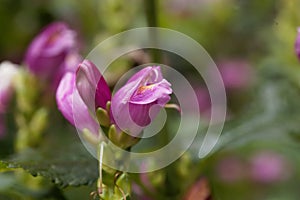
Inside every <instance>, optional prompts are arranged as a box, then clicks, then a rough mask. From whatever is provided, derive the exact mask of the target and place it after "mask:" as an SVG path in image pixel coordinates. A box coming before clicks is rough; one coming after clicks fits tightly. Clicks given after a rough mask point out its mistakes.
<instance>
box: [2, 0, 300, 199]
mask: <svg viewBox="0 0 300 200" xmlns="http://www.w3.org/2000/svg"><path fill="white" fill-rule="evenodd" d="M145 2H146V1H139V0H127V1H122V0H85V1H82V0H78V1H76V0H52V1H49V0H48V1H39V0H30V1H28V0H1V2H0V24H1V27H2V28H1V36H0V60H1V61H4V60H10V61H12V62H14V63H19V64H22V62H23V59H24V55H25V52H26V49H27V47H28V45H29V44H30V42H31V41H32V39H33V38H34V37H35V36H36V35H37V34H38V33H39V32H40V30H41V29H42V28H43V27H44V26H45V25H47V24H49V23H50V22H53V21H64V22H66V23H67V24H69V25H70V27H72V28H73V29H75V30H76V31H77V32H78V36H79V40H80V44H81V53H82V55H83V57H84V56H85V55H86V54H87V53H88V52H89V51H90V50H91V49H92V48H93V47H94V46H95V45H97V44H98V43H99V42H100V41H102V40H104V39H105V38H107V37H109V36H111V35H113V34H116V33H118V32H121V31H124V30H127V29H130V28H136V27H144V26H148V25H151V17H154V16H155V17H157V24H156V25H157V26H160V27H165V28H170V29H174V30H176V31H179V32H182V33H184V34H186V35H188V36H190V37H192V38H193V39H195V40H196V41H197V42H199V43H200V44H201V45H202V46H203V47H204V48H205V49H206V50H207V52H208V53H209V54H210V56H211V57H212V58H213V60H214V61H215V62H216V64H217V65H218V67H219V68H220V71H221V72H222V70H223V71H224V76H223V78H224V83H225V87H226V91H227V98H228V119H227V121H226V125H225V128H224V133H223V135H222V137H221V141H220V144H219V145H218V146H217V149H216V152H215V153H213V154H212V155H211V156H210V157H208V158H206V159H204V160H199V159H197V158H195V155H194V154H195V153H194V152H193V150H191V152H188V153H187V155H186V157H185V156H184V157H183V158H181V159H179V161H177V162H178V163H175V164H177V166H179V171H180V170H182V171H183V172H182V174H183V175H182V177H181V179H178V180H173V181H174V182H175V183H174V185H184V186H182V188H184V189H183V191H181V197H182V198H185V199H186V200H196V199H199V200H202V199H205V198H201V197H200V196H201V194H205V193H209V194H210V195H207V196H210V197H209V198H210V199H220V200H223V199H224V200H227V199H228V200H241V199H242V200H248V199H249V200H254V199H255V200H257V199H261V200H298V199H300V191H299V188H298V187H299V184H300V171H299V168H300V156H299V152H300V125H299V122H300V121H299V119H300V107H299V102H300V88H299V87H300V62H299V59H298V58H297V56H296V53H295V49H294V44H295V40H296V35H297V27H298V26H300V12H299V11H300V0H263V1H262V0H160V1H157V9H156V12H155V13H153V12H152V13H150V14H148V15H147V6H145V5H147V4H146V3H145ZM149 23H150V24H149ZM174 42H176V41H174ZM166 56H167V57H168V59H169V63H168V64H169V65H171V66H172V67H174V68H176V69H178V70H181V72H182V73H184V74H185V75H186V76H187V77H192V76H193V71H192V70H191V66H189V65H188V64H186V63H185V62H183V61H182V60H180V59H179V58H176V56H174V55H166ZM138 58H140V57H138ZM134 62H136V63H137V64H138V62H139V60H138V59H136V58H135V59H134V61H133V62H130V63H129V64H128V62H127V65H128V66H124V68H126V67H131V65H133V64H132V63H134ZM123 64H124V63H123ZM124 65H126V64H124ZM121 71H122V70H121ZM116 76H117V75H116ZM112 78H114V77H112ZM226 78H227V79H226ZM226 80H228V83H227V82H226ZM235 80H236V81H237V82H234V81H235ZM232 81H233V83H232ZM191 82H193V84H194V85H193V86H194V88H196V89H198V90H199V94H198V95H199V96H198V97H199V106H200V108H201V112H202V113H203V114H204V116H206V114H207V115H208V116H209V113H210V100H209V96H207V95H208V94H207V91H206V89H205V86H204V85H203V83H202V81H199V80H195V81H192V80H191ZM226 84H228V85H226ZM10 114H12V113H10ZM54 116H55V115H54ZM10 118H12V116H9V119H10ZM9 119H8V121H9ZM64 125H66V124H64ZM68 128H70V127H68ZM13 131H14V129H13V128H11V129H10V131H9V132H13ZM68 131H69V132H71V131H70V130H67V131H66V132H68ZM75 137H76V136H75ZM73 139H74V138H73ZM77 139H78V138H77ZM74 140H76V139H74ZM9 141H11V140H10V137H9V136H8V137H7V138H6V140H5V142H4V141H2V142H1V155H3V157H5V156H7V155H8V154H9V153H12V151H11V150H10V147H9V146H10V145H12V143H11V142H9ZM195 145H196V146H197V144H195ZM4 155H5V156H4ZM185 159H186V160H188V161H186V160H185ZM155 173H158V175H157V174H155ZM149 176H150V179H151V181H152V183H153V185H154V188H155V187H156V185H155V184H158V183H157V182H159V181H157V180H156V179H155V177H159V172H153V174H152V173H151V174H149ZM197 180H202V181H204V182H207V184H208V186H207V187H204V186H203V185H197V184H195V183H196V181H197ZM9 181H10V180H9V179H5V177H4V175H1V178H0V191H1V187H2V188H5V187H4V186H5V184H9ZM151 181H150V182H151ZM1 184H2V185H4V186H2V185H1ZM204 185H205V184H204ZM193 186H195V187H193ZM91 188H92V186H81V187H78V188H76V187H74V188H72V187H71V188H67V189H64V190H63V193H64V195H65V196H66V197H67V199H87V198H88V193H89V192H90V191H91ZM182 188H181V189H182ZM154 192H157V193H159V192H160V188H159V184H158V186H157V187H156V188H155V191H154ZM193 192H194V193H193ZM189 195H190V196H189ZM195 195H196V196H197V197H196V196H195ZM6 198H8V196H3V197H2V196H1V194H0V199H6ZM136 199H142V198H141V197H136ZM206 199H208V197H207V198H206ZM145 200H146V198H145Z"/></svg>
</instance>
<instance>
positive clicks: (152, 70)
mask: <svg viewBox="0 0 300 200" xmlns="http://www.w3.org/2000/svg"><path fill="white" fill-rule="evenodd" d="M171 93H172V89H171V84H170V83H169V82H168V81H167V80H165V79H164V78H163V77H162V73H161V70H160V67H159V66H154V67H146V68H144V69H142V70H141V71H139V72H138V73H136V74H135V75H133V76H132V77H131V78H130V79H129V80H128V81H127V83H126V84H125V85H124V86H123V87H122V88H120V89H119V90H118V91H117V92H116V94H115V95H114V97H113V98H112V102H111V111H112V117H113V122H114V123H115V124H116V125H117V127H118V128H120V129H121V130H122V131H124V132H126V133H129V134H130V135H133V136H137V134H139V133H140V132H141V131H142V129H143V128H144V127H145V126H147V125H149V124H150V123H151V119H153V118H155V117H156V116H157V114H158V113H159V111H160V109H161V108H162V107H164V106H165V105H166V103H167V102H168V101H169V100H170V99H171V97H170V94H171Z"/></svg>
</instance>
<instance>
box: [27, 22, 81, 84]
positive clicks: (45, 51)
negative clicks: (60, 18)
mask: <svg viewBox="0 0 300 200" xmlns="http://www.w3.org/2000/svg"><path fill="white" fill-rule="evenodd" d="M77 46H78V44H77V42H76V32H75V31H73V30H71V29H69V27H68V26H67V25H66V24H64V23H62V22H55V23H52V24H50V25H48V26H47V27H46V28H45V29H44V30H43V31H42V32H41V33H40V34H39V35H38V36H37V37H36V38H35V39H34V40H33V41H32V43H31V44H30V46H29V48H28V50H27V53H26V57H25V63H26V65H27V67H28V68H29V70H30V72H32V73H33V74H35V75H37V76H38V77H40V78H42V79H47V80H49V79H50V80H51V81H52V80H53V79H55V78H56V76H57V75H58V76H61V75H62V71H64V70H68V69H64V66H65V63H64V62H65V61H66V58H67V57H68V56H69V55H70V54H75V55H77V54H76V52H77V48H78V47H77ZM77 65H78V63H76V65H75V67H76V66H77ZM75 67H74V69H73V70H75Z"/></svg>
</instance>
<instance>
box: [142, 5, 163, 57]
mask: <svg viewBox="0 0 300 200" xmlns="http://www.w3.org/2000/svg"><path fill="white" fill-rule="evenodd" d="M144 6H145V13H146V20H147V25H148V27H158V26H159V25H158V17H157V1H156V0H144ZM150 33H151V34H150V40H151V42H152V43H153V44H154V45H155V44H156V43H157V42H158V41H157V33H156V31H155V30H153V29H152V30H151V32H150ZM150 54H151V58H152V62H157V63H159V62H160V61H161V54H160V52H159V50H157V49H151V50H150Z"/></svg>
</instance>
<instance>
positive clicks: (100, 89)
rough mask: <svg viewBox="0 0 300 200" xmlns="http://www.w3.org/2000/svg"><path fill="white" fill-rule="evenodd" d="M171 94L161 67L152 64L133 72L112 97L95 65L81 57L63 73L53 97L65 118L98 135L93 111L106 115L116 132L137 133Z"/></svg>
mask: <svg viewBox="0 0 300 200" xmlns="http://www.w3.org/2000/svg"><path fill="white" fill-rule="evenodd" d="M171 93H172V89H171V84H170V83H169V82H168V81H167V80H165V79H163V77H162V73H161V70H160V67H159V66H154V67H146V68H144V69H142V70H141V71H139V72H138V73H136V74H135V75H133V76H132V77H131V78H130V79H129V80H128V81H127V83H126V84H125V85H124V86H123V87H122V88H120V89H119V90H118V91H117V92H116V94H115V95H114V96H113V97H112V95H111V92H110V89H109V87H108V85H107V83H106V81H105V79H104V78H103V76H102V75H101V74H100V72H99V71H98V69H97V67H96V66H95V65H94V64H93V63H92V62H90V61H88V60H84V61H83V62H82V63H81V64H79V67H78V69H77V71H76V73H71V72H69V73H66V74H65V75H64V77H63V78H62V80H61V82H60V85H59V86H58V89H57V93H56V100H57V104H58V108H59V110H60V111H61V112H62V114H63V115H64V117H65V118H66V119H67V120H68V121H69V122H70V123H71V124H73V125H76V127H77V128H79V129H80V130H83V129H88V130H89V131H90V132H91V133H93V134H94V135H98V132H99V125H98V123H97V122H96V120H94V119H95V116H93V113H95V112H96V111H97V109H101V110H103V111H104V112H106V113H107V115H108V117H109V121H110V122H109V125H108V126H110V125H115V127H116V129H117V132H118V134H119V133H120V132H126V133H128V134H130V135H134V136H137V135H138V134H139V133H140V132H141V131H142V129H143V128H144V127H145V126H147V125H148V124H150V123H151V119H153V118H154V117H155V116H156V115H157V114H158V112H159V110H160V109H161V108H162V107H164V106H165V104H166V103H167V102H168V101H169V100H170V94H171ZM110 102H111V106H108V105H110ZM72 105H73V106H72ZM149 115H150V116H149ZM74 120H76V121H74ZM100 124H101V123H100Z"/></svg>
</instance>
